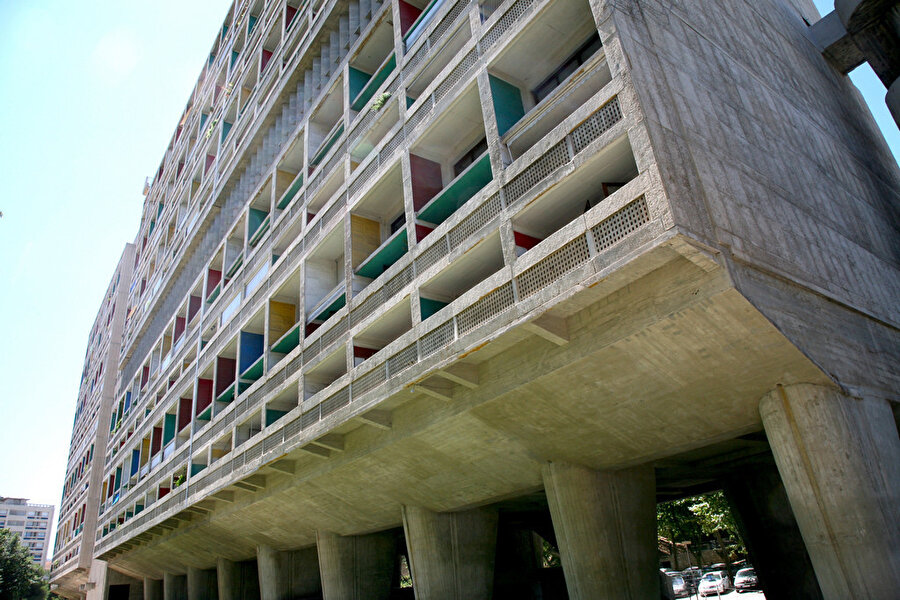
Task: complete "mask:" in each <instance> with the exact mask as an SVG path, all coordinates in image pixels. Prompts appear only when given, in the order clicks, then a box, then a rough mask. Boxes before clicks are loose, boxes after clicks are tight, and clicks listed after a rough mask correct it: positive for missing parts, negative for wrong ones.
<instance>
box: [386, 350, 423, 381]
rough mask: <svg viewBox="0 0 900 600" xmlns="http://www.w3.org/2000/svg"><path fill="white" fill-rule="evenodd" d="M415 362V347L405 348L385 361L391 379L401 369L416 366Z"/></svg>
mask: <svg viewBox="0 0 900 600" xmlns="http://www.w3.org/2000/svg"><path fill="white" fill-rule="evenodd" d="M417 360H418V357H417V356H416V345H415V344H412V345H410V346H407V347H406V348H404V349H403V350H401V351H400V352H398V353H397V354H395V355H393V356H392V357H390V358H389V359H388V360H387V366H388V373H389V374H390V376H391V377H394V376H395V375H397V373H399V372H400V371H402V370H403V369H405V368H407V367H411V366H412V365H414V364H416V362H417Z"/></svg>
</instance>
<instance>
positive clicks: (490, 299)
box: [456, 282, 513, 335]
mask: <svg viewBox="0 0 900 600" xmlns="http://www.w3.org/2000/svg"><path fill="white" fill-rule="evenodd" d="M512 305H513V292H512V284H511V283H509V282H507V283H504V284H503V285H501V286H500V287H498V288H497V289H496V290H494V291H493V292H491V293H489V294H488V295H486V296H484V297H482V298H481V299H480V300H478V302H476V303H475V304H473V305H472V306H470V307H469V308H467V309H465V310H463V311H462V312H461V313H459V316H457V317H456V325H457V327H458V328H459V335H463V334H465V333H468V332H469V331H472V330H473V329H475V328H476V327H478V326H479V325H481V324H482V323H485V322H487V321H489V320H491V319H492V318H494V317H495V316H497V315H499V314H500V313H501V312H503V311H504V310H506V309H507V308H509V307H510V306H512Z"/></svg>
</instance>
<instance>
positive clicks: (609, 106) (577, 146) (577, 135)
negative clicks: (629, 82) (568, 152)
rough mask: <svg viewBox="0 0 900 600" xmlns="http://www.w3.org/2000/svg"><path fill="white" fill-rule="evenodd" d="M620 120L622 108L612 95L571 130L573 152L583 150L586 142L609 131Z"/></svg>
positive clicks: (586, 144)
mask: <svg viewBox="0 0 900 600" xmlns="http://www.w3.org/2000/svg"><path fill="white" fill-rule="evenodd" d="M621 120H622V108H621V107H620V106H619V98H618V97H614V98H613V99H612V100H610V101H609V102H607V103H606V104H604V105H603V106H601V107H600V108H599V109H598V110H597V112H595V113H594V114H592V115H591V116H590V117H588V118H587V120H586V121H585V122H584V123H582V124H581V125H579V126H578V127H576V128H575V129H574V130H573V131H572V146H573V148H574V150H575V154H578V153H579V152H581V151H582V150H584V149H585V148H586V147H587V146H588V144H590V143H591V142H593V141H594V140H596V139H597V138H598V137H600V136H601V135H603V134H604V133H606V132H607V131H609V129H610V128H611V127H612V126H613V125H615V124H616V123H618V122H619V121H621Z"/></svg>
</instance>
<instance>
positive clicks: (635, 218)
mask: <svg viewBox="0 0 900 600" xmlns="http://www.w3.org/2000/svg"><path fill="white" fill-rule="evenodd" d="M648 222H650V212H649V211H648V210H647V201H646V199H645V198H644V197H643V196H641V197H640V198H638V199H636V200H634V201H632V202H630V203H629V204H627V205H626V206H624V207H622V208H621V209H619V210H618V211H616V212H615V213H614V214H612V215H611V216H609V217H607V218H606V219H604V220H603V221H601V222H600V223H598V224H596V225H594V227H592V228H591V235H592V236H593V237H594V245H595V246H596V247H597V251H598V252H599V251H601V250H605V249H607V248H609V247H610V246H612V245H613V244H615V243H616V242H618V241H620V240H622V239H623V238H625V237H626V236H628V235H629V234H631V233H633V232H635V231H637V230H638V229H640V227H641V226H642V225H644V224H646V223H648Z"/></svg>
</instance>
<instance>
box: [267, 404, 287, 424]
mask: <svg viewBox="0 0 900 600" xmlns="http://www.w3.org/2000/svg"><path fill="white" fill-rule="evenodd" d="M286 414H287V411H284V410H274V409H271V408H267V409H266V426H267V427H268V426H269V425H271V424H272V423H274V422H275V421H277V420H278V419H280V418H281V417H283V416H284V415H286Z"/></svg>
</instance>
